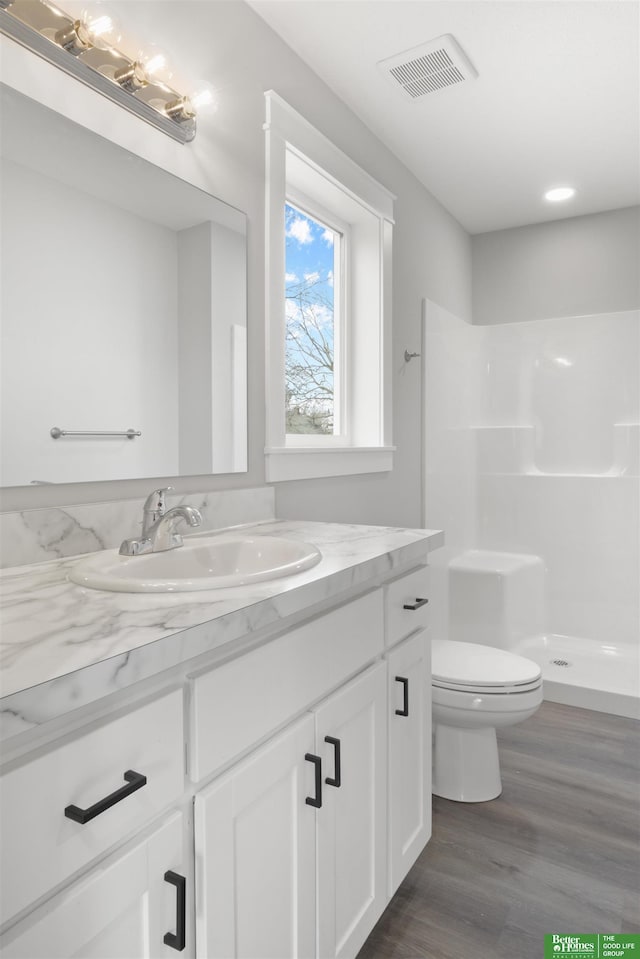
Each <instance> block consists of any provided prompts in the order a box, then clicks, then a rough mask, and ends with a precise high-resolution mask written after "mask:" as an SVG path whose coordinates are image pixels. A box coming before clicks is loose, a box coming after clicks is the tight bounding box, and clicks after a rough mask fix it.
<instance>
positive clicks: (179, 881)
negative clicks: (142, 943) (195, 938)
mask: <svg viewBox="0 0 640 959" xmlns="http://www.w3.org/2000/svg"><path fill="white" fill-rule="evenodd" d="M164 881H165V882H169V883H171V885H172V886H175V887H176V931H175V933H173V932H166V933H165V934H164V940H163V942H164V944H165V945H166V946H171V948H172V949H177V951H178V952H182V950H183V949H184V945H185V942H186V930H187V908H186V906H187V880H186V879H185V877H184V876H181V875H179V874H178V873H177V872H172V871H171V870H170V869H169V871H168V872H165V874H164Z"/></svg>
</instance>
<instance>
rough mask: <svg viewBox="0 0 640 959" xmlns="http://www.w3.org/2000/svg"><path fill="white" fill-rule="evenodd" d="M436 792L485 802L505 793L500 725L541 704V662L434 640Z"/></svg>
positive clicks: (515, 720) (517, 720)
mask: <svg viewBox="0 0 640 959" xmlns="http://www.w3.org/2000/svg"><path fill="white" fill-rule="evenodd" d="M431 670H432V693H433V726H434V740H435V741H434V755H433V793H434V795H436V796H442V797H443V798H444V799H454V800H456V801H457V802H485V801H486V800H488V799H495V798H496V796H499V795H500V793H501V792H502V781H501V779H500V763H499V760H498V744H497V741H496V728H497V727H498V726H511V725H513V724H514V723H520V722H522V721H523V720H524V719H528V718H529V716H532V715H533V714H534V713H535V711H536V710H537V709H538V707H539V706H540V704H541V702H542V674H541V672H540V667H539V666H538V664H537V663H534V662H532V661H531V660H530V659H525V658H524V657H523V656H516V655H515V653H509V652H506V651H505V650H503V649H496V648H495V647H493V646H481V645H479V644H477V643H461V642H455V641H453V640H441V639H436V640H434V641H433V643H432V661H431Z"/></svg>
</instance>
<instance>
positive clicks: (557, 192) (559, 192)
mask: <svg viewBox="0 0 640 959" xmlns="http://www.w3.org/2000/svg"><path fill="white" fill-rule="evenodd" d="M575 195H576V191H575V190H574V188H573V187H572V186H557V187H554V188H553V189H552V190H547V192H546V193H545V195H544V198H545V200H548V201H549V203H562V201H563V200H570V199H571V197H573V196H575Z"/></svg>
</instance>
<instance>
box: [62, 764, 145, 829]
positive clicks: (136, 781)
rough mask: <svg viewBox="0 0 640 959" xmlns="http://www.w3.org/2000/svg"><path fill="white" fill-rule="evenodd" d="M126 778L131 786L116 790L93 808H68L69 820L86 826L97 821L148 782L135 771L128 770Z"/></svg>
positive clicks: (66, 812) (66, 814)
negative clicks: (102, 814)
mask: <svg viewBox="0 0 640 959" xmlns="http://www.w3.org/2000/svg"><path fill="white" fill-rule="evenodd" d="M124 778H125V779H126V781H127V783H128V784H129V785H128V786H121V787H120V789H116V791H115V792H114V793H111V794H110V795H109V796H105V798H104V799H100V800H99V801H98V802H97V803H95V804H94V805H93V806H89V808H88V809H80V808H79V807H78V806H67V808H66V809H65V811H64V814H65V816H66V817H67V819H73V821H74V822H79V823H81V824H82V825H84V824H85V823H86V822H89V820H91V819H95V817H96V816H99V815H100V813H103V812H104V811H105V810H106V809H109V808H110V807H111V806H115V804H116V803H118V802H120V801H121V800H122V799H126V798H127V796H130V795H131V793H134V792H135V791H136V790H137V789H141V788H142V787H143V786H144V785H145V783H146V781H147V777H146V776H142V775H141V774H140V773H136V772H134V771H133V769H127V771H126V773H124Z"/></svg>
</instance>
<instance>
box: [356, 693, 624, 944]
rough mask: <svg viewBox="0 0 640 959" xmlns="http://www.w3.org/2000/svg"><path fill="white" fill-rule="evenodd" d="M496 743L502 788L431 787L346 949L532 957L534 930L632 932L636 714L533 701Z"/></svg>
mask: <svg viewBox="0 0 640 959" xmlns="http://www.w3.org/2000/svg"><path fill="white" fill-rule="evenodd" d="M498 744H499V749H500V761H501V771H502V783H503V792H502V795H501V796H500V797H499V798H498V799H495V800H493V801H492V802H488V803H475V804H471V803H468V804H467V803H455V802H450V801H448V800H446V799H438V798H436V797H435V796H434V813H433V837H432V839H431V842H430V843H429V844H428V845H427V847H426V849H425V850H424V851H423V852H422V854H421V855H420V857H419V859H418V860H417V862H416V864H415V865H414V867H413V869H412V870H411V872H410V873H409V875H408V876H407V878H406V879H405V881H404V882H403V883H402V885H401V886H400V888H399V890H398V892H397V893H396V895H395V896H394V898H393V900H392V901H391V903H390V904H389V906H388V907H387V909H386V911H385V913H384V915H383V916H382V918H381V919H380V921H379V922H378V924H377V925H376V927H375V929H374V930H373V932H372V933H371V935H370V936H369V939H368V940H367V942H366V943H365V945H364V946H363V948H362V950H361V951H360V953H359V955H358V959H542V955H543V943H544V939H543V936H544V934H545V933H552V932H556V933H565V934H567V933H569V934H570V933H596V932H599V933H617V932H627V933H631V932H634V933H640V723H637V722H636V721H634V720H631V719H623V718H620V717H617V716H610V715H608V714H605V713H597V712H592V711H591V710H586V709H575V708H572V707H569V706H561V705H558V704H556V703H544V704H543V706H542V707H541V708H540V710H539V711H538V712H537V713H536V715H535V716H533V717H532V718H531V719H529V720H527V721H526V722H524V723H522V724H520V725H517V726H512V727H510V728H508V729H504V730H502V731H501V732H500V733H499V735H498Z"/></svg>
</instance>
